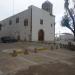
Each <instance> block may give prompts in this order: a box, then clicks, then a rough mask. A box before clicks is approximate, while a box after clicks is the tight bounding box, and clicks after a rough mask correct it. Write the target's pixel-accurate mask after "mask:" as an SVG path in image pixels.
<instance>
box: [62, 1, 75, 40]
mask: <svg viewBox="0 0 75 75" xmlns="http://www.w3.org/2000/svg"><path fill="white" fill-rule="evenodd" d="M64 8H65V14H64V16H63V17H62V21H61V25H62V26H64V27H67V28H68V29H70V30H71V31H72V33H73V34H74V41H75V12H74V8H75V6H74V8H69V0H65V3H64Z"/></svg>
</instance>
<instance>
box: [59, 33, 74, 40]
mask: <svg viewBox="0 0 75 75" xmlns="http://www.w3.org/2000/svg"><path fill="white" fill-rule="evenodd" d="M73 37H74V36H73V35H72V34H70V33H62V34H61V35H60V37H59V39H60V40H64V41H72V40H73Z"/></svg>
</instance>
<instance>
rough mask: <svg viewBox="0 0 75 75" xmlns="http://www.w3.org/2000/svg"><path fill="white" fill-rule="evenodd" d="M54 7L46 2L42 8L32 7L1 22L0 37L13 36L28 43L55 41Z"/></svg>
mask: <svg viewBox="0 0 75 75" xmlns="http://www.w3.org/2000/svg"><path fill="white" fill-rule="evenodd" d="M52 7H53V5H52V4H51V3H50V2H49V1H46V2H45V3H43V4H42V8H41V9H40V8H38V7H35V6H33V5H32V6H30V7H29V8H28V9H27V10H25V11H23V12H21V13H18V14H16V15H14V16H11V17H8V18H7V19H4V20H2V21H1V22H0V37H3V36H12V37H15V38H17V39H19V40H26V41H54V38H55V16H54V15H53V14H52Z"/></svg>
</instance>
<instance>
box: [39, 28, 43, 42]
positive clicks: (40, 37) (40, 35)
mask: <svg viewBox="0 0 75 75" xmlns="http://www.w3.org/2000/svg"><path fill="white" fill-rule="evenodd" d="M38 41H44V31H43V30H42V29H41V30H39V32H38Z"/></svg>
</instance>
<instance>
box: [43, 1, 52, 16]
mask: <svg viewBox="0 0 75 75" xmlns="http://www.w3.org/2000/svg"><path fill="white" fill-rule="evenodd" d="M42 9H44V10H45V11H47V12H49V13H50V14H51V15H52V10H53V5H52V3H51V2H49V1H48V0H47V1H45V2H44V3H43V4H42Z"/></svg>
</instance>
